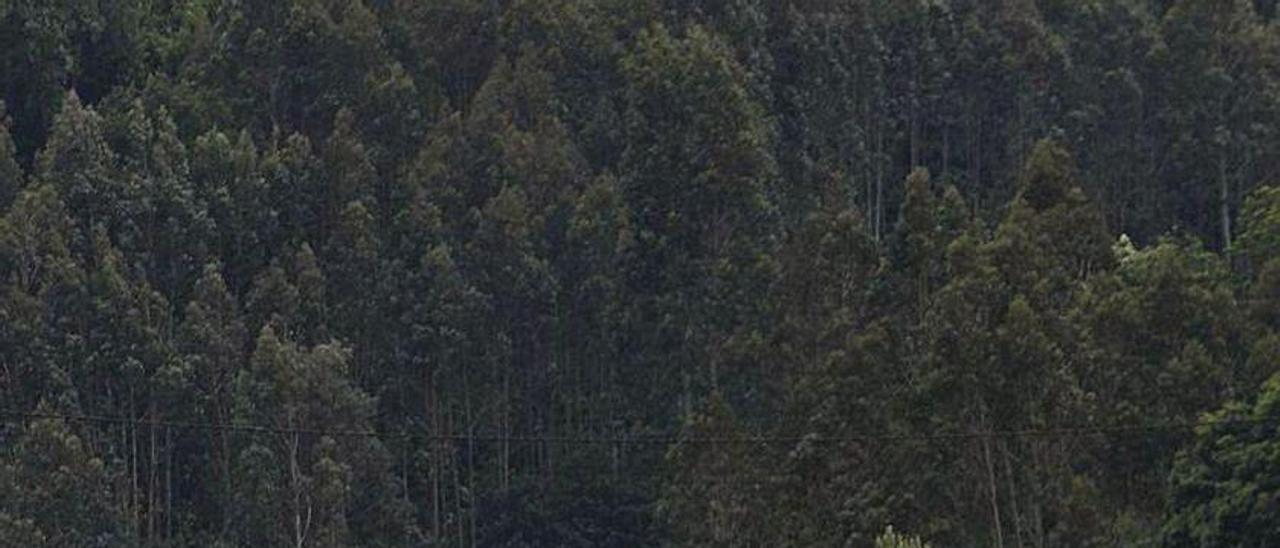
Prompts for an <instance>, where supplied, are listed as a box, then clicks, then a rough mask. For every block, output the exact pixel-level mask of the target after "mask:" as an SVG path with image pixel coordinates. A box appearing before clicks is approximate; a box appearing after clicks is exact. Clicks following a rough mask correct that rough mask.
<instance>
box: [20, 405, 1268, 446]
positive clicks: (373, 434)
mask: <svg viewBox="0 0 1280 548" xmlns="http://www.w3.org/2000/svg"><path fill="white" fill-rule="evenodd" d="M0 417H3V418H4V419H6V422H10V423H12V422H17V421H21V420H62V421H66V422H77V423H93V424H127V425H132V426H150V427H153V428H157V427H163V428H171V429H177V430H223V431H232V432H243V433H248V434H281V435H316V436H332V437H361V438H379V439H383V440H391V439H416V440H424V441H457V442H469V441H475V442H510V443H553V444H574V445H599V444H621V445H671V444H676V443H681V444H712V445H729V444H772V443H784V444H794V443H848V442H871V441H875V442H902V441H929V440H956V439H980V438H1034V437H1047V438H1060V437H1079V436H1089V435H1105V434H1126V435H1133V436H1138V435H1155V434H1157V433H1165V432H1175V431H1189V430H1195V429H1197V428H1200V427H1207V426H1235V425H1277V426H1280V417H1277V418H1231V419H1219V420H1201V421H1183V422H1165V423H1150V424H1128V425H1086V426H1066V427H1056V428H1039V429H1022V430H992V431H988V432H982V431H950V432H947V431H935V432H921V433H906V434H899V433H888V432H868V433H862V434H851V435H844V436H822V435H807V436H749V435H748V436H723V437H684V436H676V435H638V436H498V435H469V434H450V435H433V434H425V433H409V432H377V431H373V430H342V429H329V428H300V427H282V426H267V425H258V424H237V423H212V422H191V421H172V420H149V419H138V418H131V417H110V416H104V415H71V414H64V413H42V412H20V411H0Z"/></svg>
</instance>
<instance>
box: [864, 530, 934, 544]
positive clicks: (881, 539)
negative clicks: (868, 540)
mask: <svg viewBox="0 0 1280 548" xmlns="http://www.w3.org/2000/svg"><path fill="white" fill-rule="evenodd" d="M876 548H929V543H927V542H925V541H923V540H920V539H919V538H918V537H913V536H910V535H904V534H901V533H898V532H896V531H894V530H893V527H888V528H886V529H885V530H884V533H882V534H881V535H880V536H878V537H876Z"/></svg>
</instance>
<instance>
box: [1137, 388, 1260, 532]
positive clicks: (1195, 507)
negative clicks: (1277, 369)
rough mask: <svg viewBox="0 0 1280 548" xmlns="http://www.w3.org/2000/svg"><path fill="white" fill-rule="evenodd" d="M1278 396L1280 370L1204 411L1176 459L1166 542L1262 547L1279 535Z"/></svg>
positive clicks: (1172, 478) (1172, 476)
mask: <svg viewBox="0 0 1280 548" xmlns="http://www.w3.org/2000/svg"><path fill="white" fill-rule="evenodd" d="M1278 398H1280V377H1272V378H1271V379H1269V380H1267V381H1266V382H1265V383H1263V384H1262V386H1261V387H1260V389H1259V391H1258V393H1257V394H1256V396H1252V397H1249V398H1248V399H1247V400H1244V401H1233V402H1229V403H1227V404H1226V405H1224V406H1223V407H1222V408H1221V409H1220V410H1218V411H1215V412H1212V413H1208V414H1206V415H1205V417H1204V421H1205V422H1206V424H1205V425H1203V426H1201V427H1199V428H1197V429H1196V433H1195V441H1194V442H1193V443H1192V444H1191V445H1190V446H1188V447H1187V448H1186V449H1184V450H1183V451H1182V452H1180V453H1179V455H1178V459H1177V462H1176V463H1175V464H1174V468H1173V473H1172V475H1171V483H1172V485H1171V490H1172V493H1171V495H1170V498H1169V505H1168V517H1167V520H1166V521H1165V525H1164V528H1163V530H1162V532H1161V535H1162V537H1163V538H1162V541H1163V543H1164V545H1166V546H1207V545H1219V544H1230V545H1239V546H1261V545H1264V544H1268V543H1270V542H1273V541H1274V540H1275V539H1276V537H1275V535H1276V533H1275V530H1274V528H1272V527H1271V525H1272V524H1274V523H1275V519H1276V516H1275V512H1276V509H1275V507H1274V504H1272V502H1271V501H1273V500H1274V499H1275V496H1276V494H1275V490H1276V488H1275V486H1274V482H1273V481H1272V479H1273V478H1274V477H1275V474H1276V470H1275V461H1274V459H1273V458H1270V456H1269V455H1272V454H1274V452H1275V451H1276V441H1275V421H1276V419H1277V405H1276V404H1277V402H1280V399H1278Z"/></svg>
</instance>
